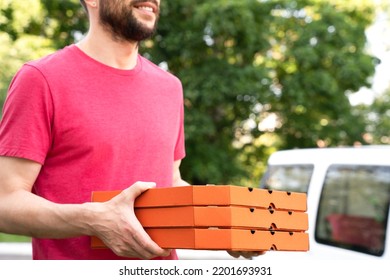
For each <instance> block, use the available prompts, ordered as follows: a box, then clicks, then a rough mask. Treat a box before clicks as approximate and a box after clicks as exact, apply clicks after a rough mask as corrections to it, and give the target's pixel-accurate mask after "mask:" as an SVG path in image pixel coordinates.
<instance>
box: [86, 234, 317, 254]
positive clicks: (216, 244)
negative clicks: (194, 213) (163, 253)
mask: <svg viewBox="0 0 390 280" xmlns="http://www.w3.org/2000/svg"><path fill="white" fill-rule="evenodd" d="M146 232H147V233H148V234H149V235H150V237H151V238H152V239H153V240H154V241H155V242H156V243H157V244H158V245H159V246H160V247H162V248H166V249H196V250H231V251H269V250H276V251H308V250H309V238H308V234H307V233H304V232H277V231H260V230H256V231H255V230H243V229H197V228H184V229H183V228H169V229H163V228H160V229H146ZM92 247H93V248H104V247H105V246H104V244H103V243H102V242H101V241H100V240H99V239H97V238H93V239H92Z"/></svg>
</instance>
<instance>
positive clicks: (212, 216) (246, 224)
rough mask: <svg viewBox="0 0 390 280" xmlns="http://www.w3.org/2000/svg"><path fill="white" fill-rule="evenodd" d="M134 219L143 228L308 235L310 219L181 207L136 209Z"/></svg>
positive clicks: (297, 215)
mask: <svg viewBox="0 0 390 280" xmlns="http://www.w3.org/2000/svg"><path fill="white" fill-rule="evenodd" d="M135 215H136V216H137V218H138V220H139V221H140V223H141V224H142V226H143V227H144V228H160V227H198V228H202V227H206V228H208V227H218V228H222V227H225V228H249V229H274V230H285V231H306V230H307V229H308V215H307V213H305V212H293V211H283V210H273V209H263V208H250V207H242V206H217V207H216V206H214V207H209V206H179V207H156V208H137V209H135Z"/></svg>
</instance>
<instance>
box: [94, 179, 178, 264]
mask: <svg viewBox="0 0 390 280" xmlns="http://www.w3.org/2000/svg"><path fill="white" fill-rule="evenodd" d="M154 187H155V183H146V182H137V183H135V184H134V185H132V186H131V187H129V188H127V189H125V190H124V191H122V192H121V193H120V194H119V195H117V196H116V197H114V198H113V199H111V200H110V201H108V202H105V203H101V204H100V206H101V207H102V209H101V210H100V215H99V218H100V219H98V223H97V224H95V225H94V227H95V228H94V231H95V232H96V233H95V235H96V236H97V237H98V238H100V239H101V240H102V241H103V242H104V243H105V244H106V245H107V247H109V248H111V250H112V251H113V252H114V253H115V254H117V255H118V256H121V257H130V258H132V257H135V258H140V259H152V258H155V257H158V256H164V257H166V256H169V254H170V253H171V250H164V249H162V248H160V247H159V246H158V245H157V244H156V243H155V242H154V241H153V240H152V239H151V238H150V237H149V235H148V234H147V233H146V232H145V230H144V229H143V227H142V225H141V223H140V222H139V221H138V219H137V217H136V216H135V213H134V201H135V199H136V198H137V197H138V196H139V195H140V194H141V193H143V192H144V191H146V190H148V189H150V188H154Z"/></svg>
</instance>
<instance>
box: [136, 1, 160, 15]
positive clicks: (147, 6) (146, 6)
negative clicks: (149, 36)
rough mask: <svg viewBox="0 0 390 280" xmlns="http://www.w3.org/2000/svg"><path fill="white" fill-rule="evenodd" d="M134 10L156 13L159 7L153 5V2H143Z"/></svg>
mask: <svg viewBox="0 0 390 280" xmlns="http://www.w3.org/2000/svg"><path fill="white" fill-rule="evenodd" d="M134 8H136V9H138V10H142V11H145V12H148V13H156V12H157V10H158V7H157V6H156V5H155V4H154V3H152V2H146V1H145V2H142V3H138V4H135V5H134Z"/></svg>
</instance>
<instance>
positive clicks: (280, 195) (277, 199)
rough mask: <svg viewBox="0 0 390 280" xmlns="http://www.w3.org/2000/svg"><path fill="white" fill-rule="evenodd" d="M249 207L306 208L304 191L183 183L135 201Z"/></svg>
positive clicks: (97, 196) (96, 196)
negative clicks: (180, 185) (185, 184)
mask: <svg viewBox="0 0 390 280" xmlns="http://www.w3.org/2000/svg"><path fill="white" fill-rule="evenodd" d="M120 192H121V191H120V190H117V191H96V192H93V193H92V201H94V202H104V201H107V200H110V199H111V198H113V197H114V196H116V195H118V194H119V193H120ZM230 205H237V206H250V207H256V208H272V209H276V210H291V211H302V212H305V211H307V197H306V194H305V193H298V192H285V191H275V190H274V191H269V190H265V189H256V188H247V187H240V186H230V185H213V186H209V185H206V186H183V187H167V188H154V189H149V190H147V191H145V192H144V193H142V194H141V195H140V196H139V197H138V198H137V199H136V200H135V205H134V207H135V208H145V207H172V206H230Z"/></svg>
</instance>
